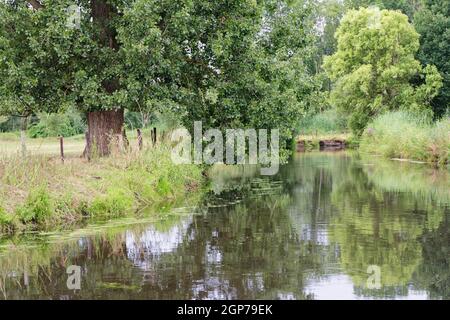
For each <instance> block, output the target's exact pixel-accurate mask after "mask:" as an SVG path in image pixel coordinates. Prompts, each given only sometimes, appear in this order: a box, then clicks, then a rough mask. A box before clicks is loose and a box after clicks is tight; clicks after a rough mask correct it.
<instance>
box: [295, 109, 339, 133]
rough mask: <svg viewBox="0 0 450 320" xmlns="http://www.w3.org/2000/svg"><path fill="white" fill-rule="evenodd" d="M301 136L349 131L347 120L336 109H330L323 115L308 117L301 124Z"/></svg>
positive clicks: (322, 113)
mask: <svg viewBox="0 0 450 320" xmlns="http://www.w3.org/2000/svg"><path fill="white" fill-rule="evenodd" d="M299 130H300V133H301V134H305V135H308V134H314V133H316V132H317V133H320V134H324V133H340V132H345V131H346V130H347V119H346V118H345V117H344V116H342V115H341V114H339V113H338V112H337V111H336V109H329V110H326V111H323V112H321V113H318V114H315V115H312V116H308V117H306V118H305V119H303V120H302V121H301V122H300V128H299Z"/></svg>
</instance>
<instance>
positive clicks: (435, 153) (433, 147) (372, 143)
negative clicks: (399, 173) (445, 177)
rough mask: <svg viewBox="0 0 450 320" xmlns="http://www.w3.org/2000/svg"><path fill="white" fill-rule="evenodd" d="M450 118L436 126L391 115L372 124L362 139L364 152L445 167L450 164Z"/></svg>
mask: <svg viewBox="0 0 450 320" xmlns="http://www.w3.org/2000/svg"><path fill="white" fill-rule="evenodd" d="M449 132H450V119H449V118H446V119H443V120H441V121H439V122H437V123H432V122H430V121H428V120H427V118H426V117H425V118H422V117H420V116H417V115H413V114H410V113H407V112H403V111H397V112H389V113H386V114H383V115H381V116H379V117H378V118H376V119H375V120H374V121H372V122H371V123H370V124H369V127H368V129H366V130H365V132H364V134H363V136H362V138H361V144H360V148H361V151H363V152H368V153H375V154H378V155H382V156H384V157H386V158H402V159H411V160H418V161H426V162H429V163H434V164H437V165H445V164H447V163H448V161H449V150H450V135H449Z"/></svg>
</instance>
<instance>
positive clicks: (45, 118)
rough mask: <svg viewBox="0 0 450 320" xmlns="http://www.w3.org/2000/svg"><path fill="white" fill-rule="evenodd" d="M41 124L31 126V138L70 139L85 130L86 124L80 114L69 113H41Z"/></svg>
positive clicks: (29, 131)
mask: <svg viewBox="0 0 450 320" xmlns="http://www.w3.org/2000/svg"><path fill="white" fill-rule="evenodd" d="M38 117H39V122H38V123H36V124H35V125H33V126H31V127H30V129H29V130H28V135H29V136H30V137H31V138H46V137H57V136H64V137H70V136H74V135H77V134H80V133H83V132H84V130H85V124H84V122H83V120H82V119H81V116H80V114H79V113H77V112H75V111H68V112H66V113H53V114H47V113H41V114H39V116H38Z"/></svg>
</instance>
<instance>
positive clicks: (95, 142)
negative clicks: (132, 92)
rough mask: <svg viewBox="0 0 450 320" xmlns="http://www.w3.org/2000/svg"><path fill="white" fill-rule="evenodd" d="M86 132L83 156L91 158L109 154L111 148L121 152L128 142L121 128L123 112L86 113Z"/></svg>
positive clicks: (121, 110)
mask: <svg viewBox="0 0 450 320" xmlns="http://www.w3.org/2000/svg"><path fill="white" fill-rule="evenodd" d="M87 120H88V132H87V134H86V149H85V151H84V155H85V156H87V157H88V158H91V157H92V156H93V155H97V156H100V157H104V156H108V155H110V154H111V148H113V147H116V148H117V149H118V150H123V149H125V148H126V147H127V145H128V140H127V137H126V135H125V130H124V128H123V124H124V110H123V109H119V110H117V111H114V110H112V111H94V112H89V113H88V117H87Z"/></svg>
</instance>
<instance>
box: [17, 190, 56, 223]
mask: <svg viewBox="0 0 450 320" xmlns="http://www.w3.org/2000/svg"><path fill="white" fill-rule="evenodd" d="M16 210H17V215H18V216H19V217H20V219H21V221H22V222H23V223H30V222H32V223H37V224H42V223H44V222H45V221H46V219H47V218H48V217H50V216H52V214H53V213H54V205H53V201H52V199H51V197H50V195H49V193H48V191H47V188H46V187H39V188H36V189H34V190H32V191H31V192H30V194H29V195H28V198H27V200H26V201H25V203H24V204H23V205H22V206H19V207H18V208H17V209H16Z"/></svg>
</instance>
